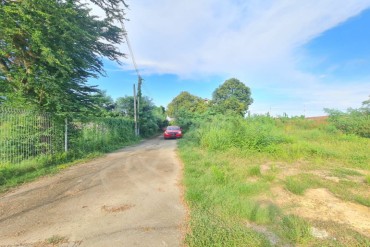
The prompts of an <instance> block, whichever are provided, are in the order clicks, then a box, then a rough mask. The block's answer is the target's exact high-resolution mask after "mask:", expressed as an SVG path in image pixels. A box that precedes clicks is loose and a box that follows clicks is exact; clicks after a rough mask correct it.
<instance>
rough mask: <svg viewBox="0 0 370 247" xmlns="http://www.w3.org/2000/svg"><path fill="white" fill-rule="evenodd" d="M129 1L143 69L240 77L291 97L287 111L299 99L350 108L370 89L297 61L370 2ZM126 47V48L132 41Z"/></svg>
mask: <svg viewBox="0 0 370 247" xmlns="http://www.w3.org/2000/svg"><path fill="white" fill-rule="evenodd" d="M127 2H128V4H129V5H130V10H128V11H127V17H128V18H129V19H130V21H129V22H127V23H126V29H127V31H128V35H129V38H130V41H131V45H132V47H133V50H134V53H135V58H136V62H137V64H138V66H139V68H140V69H141V71H143V72H144V73H148V74H156V73H158V74H166V73H171V74H176V75H179V76H180V77H198V76H207V75H219V76H224V77H225V78H226V77H229V76H235V77H238V78H239V79H241V80H242V81H244V82H246V84H248V86H250V87H251V88H252V89H253V88H257V89H263V90H265V92H266V94H270V95H271V97H274V95H276V96H281V97H283V95H290V96H289V99H286V100H285V102H283V103H282V106H281V107H280V106H279V108H281V109H283V108H285V109H289V108H299V109H300V108H304V107H301V106H297V103H295V102H299V100H300V101H301V102H302V105H312V107H313V108H312V109H315V110H314V111H315V112H318V111H321V109H322V108H323V107H336V106H334V104H337V108H347V107H350V106H352V105H354V104H358V103H359V102H361V100H364V99H366V98H367V95H368V94H369V91H370V88H369V83H368V81H366V80H363V81H352V82H345V83H344V82H337V83H335V82H331V84H329V85H328V84H327V82H326V81H325V80H326V79H327V78H326V75H325V74H324V75H323V74H321V75H315V74H310V73H308V72H302V71H301V70H300V69H299V68H298V64H299V62H300V61H301V60H302V59H306V57H304V56H303V55H302V54H304V52H302V50H300V49H301V48H302V46H303V45H305V44H306V43H308V42H309V41H310V40H312V39H314V38H316V37H318V36H319V35H321V34H322V33H323V32H325V31H327V30H329V29H331V28H333V27H335V26H337V25H339V24H340V23H343V22H345V21H346V20H348V19H349V18H351V17H353V16H356V15H358V14H359V13H360V12H361V11H363V10H365V9H367V8H368V7H370V0H320V1H311V0H301V1H296V0H248V1H241V0H229V1H225V0H192V1H191V0H189V1H173V0H157V1H152V0H139V1H133V0H127ZM122 50H124V51H125V52H128V51H127V48H126V44H123V45H122ZM129 59H130V57H129ZM124 62H125V63H130V62H129V61H128V60H125V61H124ZM328 72H329V73H330V71H328ZM356 86H358V87H360V88H357V87H356ZM364 88H365V89H367V91H366V90H364ZM360 97H362V98H360ZM304 102H306V103H304ZM271 104H274V105H276V104H277V103H276V101H275V102H272V99H271V100H270V102H265V103H262V104H261V103H259V102H258V101H255V104H254V106H253V107H252V108H255V109H257V110H256V111H259V109H262V108H266V107H267V110H268V109H269V108H270V106H269V105H271ZM261 111H262V110H261ZM297 111H298V110H295V112H297ZM282 112H284V110H283V111H282ZM282 112H281V113H279V114H282ZM290 112H293V110H291V111H290Z"/></svg>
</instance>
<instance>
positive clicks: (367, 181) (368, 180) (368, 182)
mask: <svg viewBox="0 0 370 247" xmlns="http://www.w3.org/2000/svg"><path fill="white" fill-rule="evenodd" d="M365 182H366V183H367V184H369V185H370V175H366V176H365Z"/></svg>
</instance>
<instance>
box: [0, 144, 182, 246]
mask: <svg viewBox="0 0 370 247" xmlns="http://www.w3.org/2000/svg"><path fill="white" fill-rule="evenodd" d="M175 149H176V140H166V141H165V140H163V138H161V137H158V138H154V139H151V140H147V141H143V142H142V143H140V144H138V145H136V146H133V147H129V148H125V149H122V150H120V151H117V152H114V153H111V154H108V155H107V156H105V157H103V158H98V159H95V160H92V161H90V162H87V163H86V164H81V165H76V166H73V167H70V168H68V169H65V170H64V171H62V172H61V173H59V174H57V175H54V176H50V177H44V178H41V179H40V180H38V181H35V182H32V183H28V184H26V185H23V186H20V187H19V188H16V189H13V190H11V191H10V192H7V193H5V194H2V195H0V246H27V247H28V246H66V247H67V246H70V247H72V246H89V247H90V246H151V247H152V246H171V247H172V246H180V245H181V241H182V232H183V226H184V221H185V220H184V219H185V208H184V206H183V204H182V201H181V195H182V191H181V186H179V184H180V183H181V165H180V162H179V161H178V159H177V157H176V153H175ZM52 244H55V245H52Z"/></svg>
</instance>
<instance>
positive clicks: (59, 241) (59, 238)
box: [46, 235, 68, 245]
mask: <svg viewBox="0 0 370 247" xmlns="http://www.w3.org/2000/svg"><path fill="white" fill-rule="evenodd" d="M46 242H47V243H49V244H52V245H56V244H62V243H67V242H68V238H67V237H64V236H59V235H53V236H51V237H50V238H48V239H47V240H46Z"/></svg>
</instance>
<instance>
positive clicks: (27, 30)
mask: <svg viewBox="0 0 370 247" xmlns="http://www.w3.org/2000/svg"><path fill="white" fill-rule="evenodd" d="M91 2H93V3H95V4H97V5H98V6H100V7H101V8H103V9H104V11H105V12H106V18H104V19H98V18H97V17H96V16H92V15H91V14H90V9H89V8H88V6H87V5H86V4H82V3H81V2H80V1H72V0H67V1H62V0H37V1H36V0H22V1H10V0H9V1H8V0H2V1H1V2H0V95H2V96H5V97H6V102H5V104H8V105H22V106H27V105H28V106H29V107H32V108H37V109H42V110H46V111H51V112H55V111H57V112H61V111H82V110H88V109H91V108H95V106H96V104H97V102H96V101H95V99H96V97H95V96H96V95H99V94H100V92H99V90H98V89H97V88H96V87H94V86H90V85H87V84H86V82H87V79H88V78H89V77H98V76H100V75H104V70H103V63H102V60H101V59H102V57H106V58H108V59H111V60H115V61H118V59H119V58H120V57H122V56H124V54H122V53H121V52H120V51H119V50H118V49H117V48H116V46H115V44H119V43H121V42H122V38H123V33H122V30H120V29H119V28H118V27H116V26H115V25H114V24H113V22H114V20H117V19H118V18H123V12H122V10H121V8H118V7H119V4H120V3H121V4H122V3H123V4H124V1H122V0H91Z"/></svg>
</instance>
